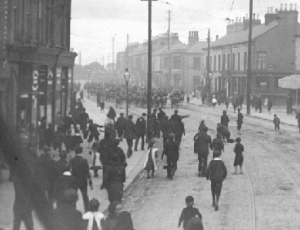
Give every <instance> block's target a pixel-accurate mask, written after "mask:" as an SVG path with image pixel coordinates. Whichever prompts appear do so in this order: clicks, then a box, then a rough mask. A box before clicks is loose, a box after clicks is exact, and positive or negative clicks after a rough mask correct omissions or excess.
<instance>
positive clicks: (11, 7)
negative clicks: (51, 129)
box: [0, 0, 76, 127]
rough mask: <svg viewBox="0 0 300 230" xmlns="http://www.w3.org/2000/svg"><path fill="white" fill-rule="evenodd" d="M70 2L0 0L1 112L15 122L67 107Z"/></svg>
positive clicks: (24, 123)
mask: <svg viewBox="0 0 300 230" xmlns="http://www.w3.org/2000/svg"><path fill="white" fill-rule="evenodd" d="M70 20H71V0H67V1H33V0H23V1H19V0H3V1H1V3H0V30H1V35H2V36H1V38H0V60H1V61H0V81H1V84H0V112H1V114H3V115H4V116H5V117H6V119H7V120H8V121H10V122H11V123H13V124H17V125H18V126H24V127H25V126H28V125H31V124H33V125H34V126H36V125H37V124H38V120H39V119H40V118H41V117H44V116H45V117H46V118H47V122H51V123H55V121H56V120H55V117H56V115H57V113H60V114H61V115H62V116H64V115H65V114H66V113H67V112H68V111H70V108H71V100H70V99H71V85H72V75H73V66H74V59H75V57H76V53H74V52H70Z"/></svg>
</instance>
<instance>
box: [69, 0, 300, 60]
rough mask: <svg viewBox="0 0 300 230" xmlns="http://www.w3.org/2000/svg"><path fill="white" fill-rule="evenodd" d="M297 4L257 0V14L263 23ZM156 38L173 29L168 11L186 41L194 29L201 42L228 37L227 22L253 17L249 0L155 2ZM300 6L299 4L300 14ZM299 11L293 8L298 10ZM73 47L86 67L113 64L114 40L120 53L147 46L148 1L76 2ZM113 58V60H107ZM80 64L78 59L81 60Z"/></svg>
mask: <svg viewBox="0 0 300 230" xmlns="http://www.w3.org/2000/svg"><path fill="white" fill-rule="evenodd" d="M297 2H298V0H254V13H256V14H259V18H260V19H262V22H264V14H265V13H266V12H267V7H273V8H274V10H275V8H278V9H279V8H280V4H281V3H283V4H285V3H287V4H288V9H289V8H290V4H291V3H292V4H293V5H294V3H297ZM152 6H153V8H152V35H153V36H155V35H158V34H160V33H165V32H166V31H167V28H168V13H167V11H168V10H171V32H172V33H179V39H180V40H181V41H182V42H184V43H187V37H188V32H189V31H199V37H200V40H205V39H206V38H207V30H208V28H210V30H211V36H212V39H215V36H216V35H219V36H220V37H221V36H224V35H225V33H226V25H227V24H228V22H227V21H226V18H230V19H234V20H235V18H236V17H241V18H242V17H244V16H245V15H246V14H249V0H161V1H153V2H152ZM299 6H300V2H298V10H299ZM293 7H294V6H293ZM71 27H72V29H71V45H72V48H74V51H75V52H77V53H79V51H81V53H82V63H83V64H88V63H90V62H93V61H96V60H97V61H98V62H100V63H103V56H104V58H105V64H107V63H108V60H109V62H112V38H113V37H115V57H116V53H117V52H119V51H123V50H124V49H125V46H126V36H127V34H129V42H143V41H144V40H146V39H147V37H148V35H147V34H148V2H147V1H141V0H73V1H72V25H71ZM108 58H109V59H108ZM76 63H78V58H76Z"/></svg>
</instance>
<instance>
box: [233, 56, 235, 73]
mask: <svg viewBox="0 0 300 230" xmlns="http://www.w3.org/2000/svg"><path fill="white" fill-rule="evenodd" d="M232 70H233V71H235V54H232Z"/></svg>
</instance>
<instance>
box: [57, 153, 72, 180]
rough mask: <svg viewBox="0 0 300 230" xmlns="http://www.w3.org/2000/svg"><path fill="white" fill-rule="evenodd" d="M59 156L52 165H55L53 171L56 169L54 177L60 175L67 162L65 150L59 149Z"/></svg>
mask: <svg viewBox="0 0 300 230" xmlns="http://www.w3.org/2000/svg"><path fill="white" fill-rule="evenodd" d="M59 156H60V159H59V160H58V161H56V162H55V164H54V166H55V171H56V177H58V176H60V175H62V174H63V173H64V170H65V168H66V166H67V165H68V164H69V162H68V161H67V159H66V158H67V151H65V150H61V151H60V152H59Z"/></svg>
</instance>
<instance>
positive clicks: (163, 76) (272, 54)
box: [116, 4, 300, 99]
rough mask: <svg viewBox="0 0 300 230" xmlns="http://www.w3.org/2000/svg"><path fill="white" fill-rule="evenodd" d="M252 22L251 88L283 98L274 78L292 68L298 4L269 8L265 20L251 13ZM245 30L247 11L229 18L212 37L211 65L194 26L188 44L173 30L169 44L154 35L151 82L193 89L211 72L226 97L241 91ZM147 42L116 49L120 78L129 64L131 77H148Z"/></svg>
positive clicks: (298, 28)
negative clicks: (221, 31)
mask: <svg viewBox="0 0 300 230" xmlns="http://www.w3.org/2000/svg"><path fill="white" fill-rule="evenodd" d="M252 27H253V32H252V41H251V52H252V53H251V61H252V62H251V63H252V66H251V67H252V75H251V77H252V80H251V86H252V87H251V88H252V93H257V94H261V95H264V96H269V97H273V98H278V99H280V98H281V99H283V98H284V97H285V96H286V94H287V90H284V89H281V88H279V86H278V80H279V79H280V78H283V77H285V76H288V75H291V74H294V73H295V71H296V61H297V60H296V57H297V56H296V42H297V39H298V38H297V35H299V34H300V24H299V22H298V11H297V5H293V4H291V5H290V7H289V9H288V8H287V5H285V7H284V6H283V5H282V4H281V8H280V9H279V10H278V9H275V10H274V11H273V8H272V7H270V8H268V12H267V13H266V14H265V16H264V23H262V21H261V19H259V15H255V14H254V15H253V24H252ZM248 34H249V17H248V16H247V15H246V16H245V17H243V18H236V20H235V21H230V22H229V24H228V25H227V33H226V35H225V36H223V37H221V38H218V36H217V37H216V40H215V41H213V42H211V45H210V57H209V60H210V61H209V63H210V64H209V65H208V61H207V60H208V57H207V54H208V44H207V42H201V41H199V36H198V32H197V31H192V32H189V36H188V44H184V43H182V42H181V41H180V40H179V38H178V34H176V33H175V34H172V35H171V39H170V41H171V42H170V46H169V47H168V35H167V34H163V35H160V36H157V37H155V38H153V51H152V55H153V57H152V63H153V64H152V66H153V67H152V68H153V70H152V71H153V77H152V78H153V84H154V85H171V86H172V87H174V88H175V89H177V88H183V89H184V90H185V91H186V92H191V91H192V90H194V89H198V88H201V87H202V86H204V85H205V84H207V82H208V81H207V80H208V76H209V77H210V78H211V79H209V82H210V83H211V89H212V91H213V92H217V91H219V90H223V91H225V92H226V94H227V96H233V95H237V94H245V93H246V86H247V81H246V77H247V63H248V60H247V58H248V53H247V52H248ZM147 45H148V44H147V42H145V43H143V44H138V43H133V44H130V45H129V46H128V47H127V48H126V50H125V51H124V52H120V53H118V55H117V65H116V68H117V73H118V74H119V77H122V75H123V73H124V69H125V68H126V67H128V68H129V72H130V74H131V77H132V79H133V80H134V81H136V82H139V84H145V83H146V82H147V80H146V79H147V71H148V70H147V55H148V48H147ZM298 55H299V56H300V54H298ZM298 61H299V60H298ZM208 73H210V74H208Z"/></svg>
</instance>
